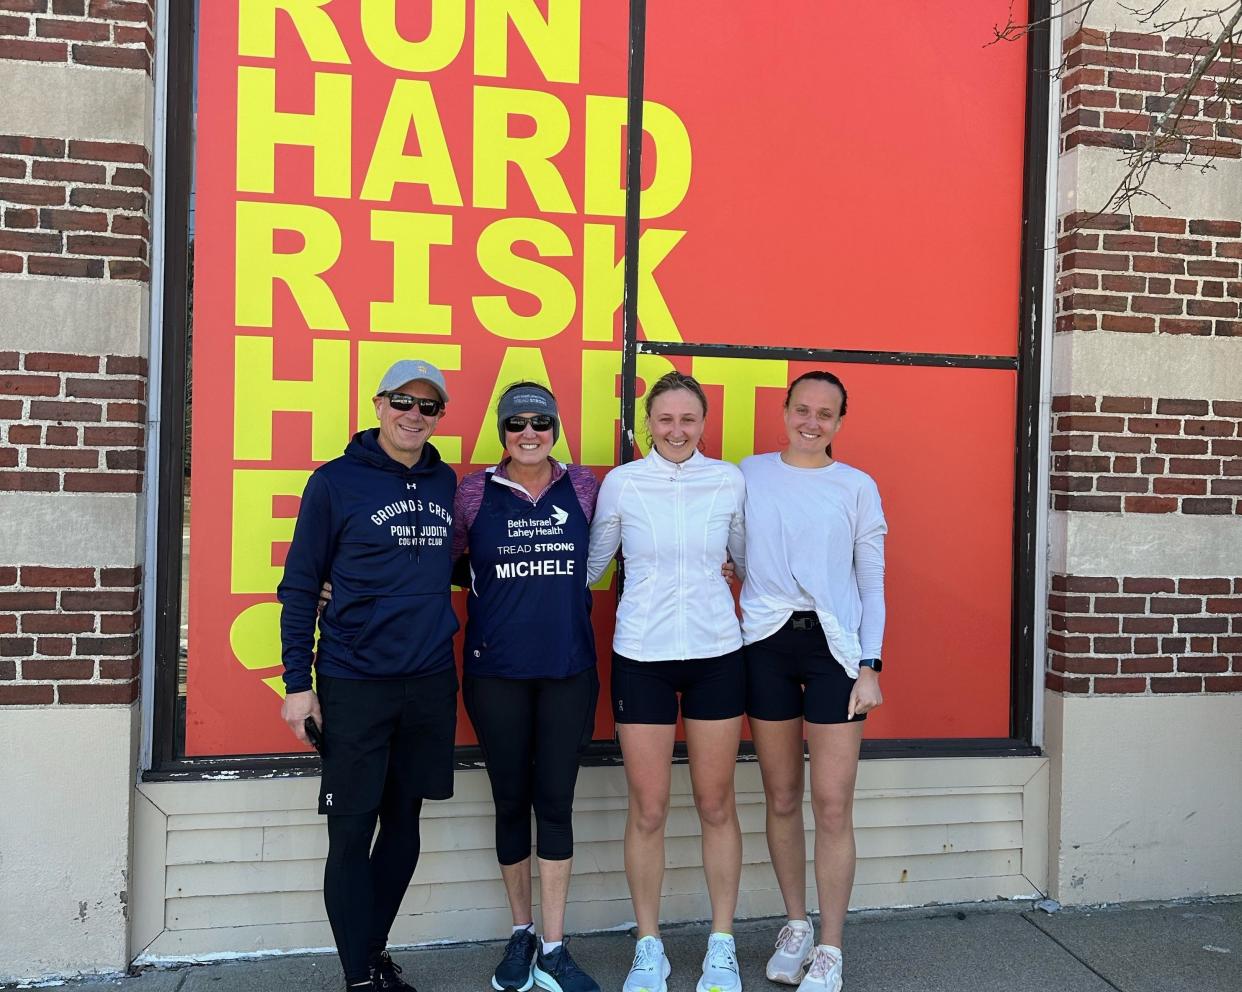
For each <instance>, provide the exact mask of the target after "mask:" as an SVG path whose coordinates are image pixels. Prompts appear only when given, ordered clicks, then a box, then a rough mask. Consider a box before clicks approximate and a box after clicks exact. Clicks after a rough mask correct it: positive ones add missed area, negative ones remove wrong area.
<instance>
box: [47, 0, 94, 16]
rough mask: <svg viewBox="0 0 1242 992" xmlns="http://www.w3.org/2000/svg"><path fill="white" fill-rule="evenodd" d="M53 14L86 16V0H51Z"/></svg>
mask: <svg viewBox="0 0 1242 992" xmlns="http://www.w3.org/2000/svg"><path fill="white" fill-rule="evenodd" d="M52 13H53V14H67V15H68V16H70V17H85V16H86V0H52Z"/></svg>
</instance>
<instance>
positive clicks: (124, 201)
mask: <svg viewBox="0 0 1242 992" xmlns="http://www.w3.org/2000/svg"><path fill="white" fill-rule="evenodd" d="M0 192H2V190H0ZM55 202H57V203H63V202H64V198H63V197H62V198H61V199H60V200H57V201H55ZM69 202H70V203H71V204H72V205H73V206H75V207H98V208H99V209H101V210H134V211H138V210H143V209H145V208H146V205H147V197H146V194H145V193H138V192H133V191H130V190H124V189H110V188H106V187H105V188H101V187H97V186H80V187H78V188H76V189H74V190H72V191H71V192H70V193H69Z"/></svg>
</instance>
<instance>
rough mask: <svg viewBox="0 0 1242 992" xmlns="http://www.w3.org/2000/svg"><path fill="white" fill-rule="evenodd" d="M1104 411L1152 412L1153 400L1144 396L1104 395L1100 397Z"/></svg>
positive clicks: (1101, 408) (1101, 407)
mask: <svg viewBox="0 0 1242 992" xmlns="http://www.w3.org/2000/svg"><path fill="white" fill-rule="evenodd" d="M1100 410H1101V411H1102V412H1103V413H1151V400H1149V399H1147V398H1145V397H1142V396H1104V397H1101V399H1100Z"/></svg>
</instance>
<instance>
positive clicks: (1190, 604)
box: [1151, 596, 1203, 614]
mask: <svg viewBox="0 0 1242 992" xmlns="http://www.w3.org/2000/svg"><path fill="white" fill-rule="evenodd" d="M1151 612H1152V613H1158V614H1171V613H1173V614H1186V613H1202V612H1203V601H1202V600H1200V599H1188V598H1180V599H1179V598H1176V597H1173V596H1153V597H1152V598H1151Z"/></svg>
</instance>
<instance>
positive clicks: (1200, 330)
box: [1160, 317, 1212, 335]
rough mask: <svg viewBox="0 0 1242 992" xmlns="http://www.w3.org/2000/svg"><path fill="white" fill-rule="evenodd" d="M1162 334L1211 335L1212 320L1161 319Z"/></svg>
mask: <svg viewBox="0 0 1242 992" xmlns="http://www.w3.org/2000/svg"><path fill="white" fill-rule="evenodd" d="M1160 332H1161V333H1162V334H1203V335H1207V334H1211V333H1212V322H1211V321H1210V320H1185V319H1183V318H1178V317H1162V318H1161V319H1160Z"/></svg>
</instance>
